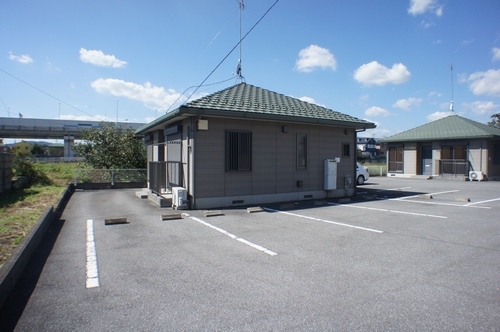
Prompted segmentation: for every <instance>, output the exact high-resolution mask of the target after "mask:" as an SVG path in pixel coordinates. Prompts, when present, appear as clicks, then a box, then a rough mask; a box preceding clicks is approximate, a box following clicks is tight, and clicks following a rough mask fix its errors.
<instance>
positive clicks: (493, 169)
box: [485, 139, 500, 181]
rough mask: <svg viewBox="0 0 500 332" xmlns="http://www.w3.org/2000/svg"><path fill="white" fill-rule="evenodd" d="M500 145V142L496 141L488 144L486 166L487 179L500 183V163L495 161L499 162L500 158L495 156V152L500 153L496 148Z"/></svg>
mask: <svg viewBox="0 0 500 332" xmlns="http://www.w3.org/2000/svg"><path fill="white" fill-rule="evenodd" d="M498 145H500V140H498V139H497V140H494V141H489V142H487V147H488V151H486V157H485V158H486V159H487V161H486V165H487V167H488V168H487V171H488V173H486V174H487V178H488V180H494V181H500V163H498V162H497V163H495V159H496V160H497V161H498V160H499V159H500V156H495V152H497V153H500V151H499V150H496V151H495V146H498Z"/></svg>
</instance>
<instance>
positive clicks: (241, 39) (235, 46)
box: [186, 0, 279, 100]
mask: <svg viewBox="0 0 500 332" xmlns="http://www.w3.org/2000/svg"><path fill="white" fill-rule="evenodd" d="M278 1H279V0H276V2H275V3H274V4H273V5H272V6H271V7H269V9H268V10H267V11H266V12H265V13H264V15H262V17H261V18H260V19H259V20H258V21H257V23H255V24H254V25H253V27H252V28H251V29H250V30H248V32H247V33H246V34H245V36H243V38H240V41H239V42H238V43H237V44H236V45H234V47H233V48H232V49H231V51H229V53H228V54H227V55H226V56H225V57H224V59H222V60H221V62H219V64H218V65H217V66H216V67H215V68H214V69H213V70H212V71H211V72H210V74H208V76H207V77H206V78H205V79H204V80H203V82H201V83H200V85H198V87H197V88H196V89H195V90H194V91H193V93H191V95H190V96H189V98H188V99H186V100H189V99H190V98H191V96H192V95H194V94H195V93H196V91H198V89H199V88H200V87H201V86H202V85H203V83H205V82H206V81H207V80H208V79H209V78H210V76H212V74H213V73H214V72H215V71H216V70H217V69H218V68H219V67H220V65H221V64H222V63H223V62H224V61H226V59H227V58H228V57H229V56H230V55H231V53H233V51H234V50H235V49H236V48H237V47H238V46H239V45H240V44H241V42H242V41H243V40H244V39H245V38H246V37H247V36H248V34H249V33H250V32H252V30H253V29H254V28H255V27H256V26H257V25H258V24H259V23H260V21H262V20H263V19H264V17H266V15H267V14H268V13H269V12H270V11H271V9H273V8H274V6H276V4H277V3H278Z"/></svg>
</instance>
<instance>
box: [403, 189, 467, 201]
mask: <svg viewBox="0 0 500 332" xmlns="http://www.w3.org/2000/svg"><path fill="white" fill-rule="evenodd" d="M457 191H460V190H448V191H441V192H437V193H431V194H428V195H431V196H436V195H442V194H449V193H456V192H457ZM415 197H418V195H412V196H405V197H399V198H394V200H399V201H401V200H404V199H408V198H415Z"/></svg>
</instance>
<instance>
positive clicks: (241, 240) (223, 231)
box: [190, 217, 278, 256]
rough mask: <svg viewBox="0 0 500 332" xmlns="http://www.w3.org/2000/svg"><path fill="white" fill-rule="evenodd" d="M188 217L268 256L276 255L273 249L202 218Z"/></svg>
mask: <svg viewBox="0 0 500 332" xmlns="http://www.w3.org/2000/svg"><path fill="white" fill-rule="evenodd" d="M190 218H191V219H193V220H194V221H197V222H199V223H200V224H202V225H205V226H207V227H210V228H212V229H214V230H216V231H217V232H219V233H222V234H224V235H226V236H229V237H230V238H231V239H233V240H236V241H239V242H241V243H244V244H246V245H247V246H250V247H252V248H254V249H257V250H259V251H262V252H263V253H265V254H268V255H269V256H276V255H278V254H277V253H275V252H274V251H271V250H269V249H267V248H264V247H262V246H259V245H258V244H255V243H253V242H250V241H247V240H245V239H243V238H241V237H238V236H236V235H234V234H231V233H229V232H228V231H226V230H224V229H222V228H219V227H217V226H214V225H212V224H209V223H208V222H206V221H203V220H201V219H199V218H196V217H190Z"/></svg>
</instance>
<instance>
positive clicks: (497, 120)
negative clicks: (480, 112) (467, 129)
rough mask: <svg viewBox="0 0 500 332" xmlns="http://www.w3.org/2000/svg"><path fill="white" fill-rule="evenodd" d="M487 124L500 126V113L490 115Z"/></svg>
mask: <svg viewBox="0 0 500 332" xmlns="http://www.w3.org/2000/svg"><path fill="white" fill-rule="evenodd" d="M488 126H492V127H497V128H500V113H496V114H493V115H492V116H491V121H490V122H488Z"/></svg>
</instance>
